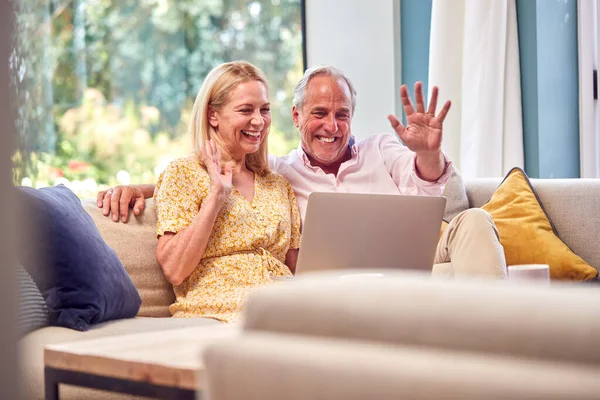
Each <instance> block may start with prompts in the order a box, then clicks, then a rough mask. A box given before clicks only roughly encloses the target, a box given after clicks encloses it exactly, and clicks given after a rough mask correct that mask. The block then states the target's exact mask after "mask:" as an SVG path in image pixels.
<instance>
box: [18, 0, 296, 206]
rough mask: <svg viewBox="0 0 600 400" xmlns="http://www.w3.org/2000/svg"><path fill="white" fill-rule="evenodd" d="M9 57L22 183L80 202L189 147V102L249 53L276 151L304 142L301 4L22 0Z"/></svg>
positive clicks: (276, 0)
mask: <svg viewBox="0 0 600 400" xmlns="http://www.w3.org/2000/svg"><path fill="white" fill-rule="evenodd" d="M15 14H16V29H15V30H16V31H17V36H16V37H15V48H14V53H13V55H12V57H11V68H12V71H13V86H14V89H15V92H16V96H17V103H18V109H17V114H18V121H17V125H18V131H19V137H18V138H17V151H16V152H15V154H14V156H13V163H14V168H13V180H14V182H15V184H24V185H31V186H35V187H43V186H48V185H55V184H58V183H65V184H66V185H67V186H69V187H70V188H71V189H73V190H74V191H75V192H76V193H77V194H78V195H79V196H81V197H90V196H94V195H95V193H96V191H97V190H99V189H101V188H103V187H106V186H112V185H115V184H127V183H144V182H155V181H156V179H157V177H158V174H160V172H161V171H162V169H163V168H164V167H165V166H166V164H168V162H169V161H171V160H172V159H174V158H177V157H183V156H186V155H187V154H189V152H190V150H191V144H190V142H189V138H188V137H187V135H186V130H187V123H188V120H189V116H190V111H191V107H192V104H193V101H194V99H195V97H196V94H197V92H198V89H199V88H200V85H201V84H202V82H203V79H204V77H205V76H206V74H207V73H208V72H209V71H210V70H211V69H212V68H213V67H214V66H215V65H217V64H219V63H222V62H225V61H231V60H242V59H243V60H247V61H250V62H252V63H254V64H255V65H257V66H258V67H260V68H261V69H262V70H263V71H264V72H265V74H266V75H267V78H268V79H269V83H270V97H271V103H272V107H271V110H272V116H273V124H272V128H271V134H270V137H269V142H270V143H269V147H270V152H271V153H273V154H277V155H282V154H285V153H287V152H288V151H289V150H291V149H292V148H294V147H296V146H297V143H298V134H297V133H296V130H295V128H294V126H293V124H292V120H291V107H292V104H291V103H292V89H293V86H294V84H295V83H296V82H297V81H298V79H300V77H301V75H302V72H303V65H302V45H303V44H302V27H301V4H300V0H261V1H252V2H247V1H241V0H219V1H217V0H19V1H17V2H15Z"/></svg>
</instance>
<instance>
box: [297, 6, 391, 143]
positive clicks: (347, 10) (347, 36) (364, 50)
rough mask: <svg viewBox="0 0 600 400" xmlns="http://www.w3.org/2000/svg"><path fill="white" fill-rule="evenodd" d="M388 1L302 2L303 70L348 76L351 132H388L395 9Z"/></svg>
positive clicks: (367, 133) (365, 134)
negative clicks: (352, 92)
mask: <svg viewBox="0 0 600 400" xmlns="http://www.w3.org/2000/svg"><path fill="white" fill-rule="evenodd" d="M398 4H399V3H398V2H397V1H390V0H371V1H365V0H306V33H307V37H306V51H307V63H308V67H313V66H316V65H322V64H331V65H334V66H335V67H338V68H340V69H342V70H343V71H344V73H346V74H347V75H348V77H349V78H350V79H351V80H352V83H353V84H354V86H355V87H356V91H357V93H358V97H357V106H356V112H355V115H354V119H353V123H352V128H353V129H352V133H353V134H354V135H355V136H356V137H359V138H361V137H365V136H368V135H371V134H373V133H378V132H391V131H392V129H391V127H390V124H389V122H388V120H387V118H386V116H387V115H388V114H390V113H396V111H397V104H396V103H397V99H398V98H399V96H398V93H397V92H398V90H397V89H396V88H399V87H400V83H399V82H398V78H399V73H400V68H401V65H400V56H399V52H400V45H399V40H398V39H399V38H398V35H397V34H395V24H398V19H399V7H398Z"/></svg>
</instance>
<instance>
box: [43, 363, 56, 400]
mask: <svg viewBox="0 0 600 400" xmlns="http://www.w3.org/2000/svg"><path fill="white" fill-rule="evenodd" d="M44 387H45V391H46V400H58V380H57V379H56V374H54V371H53V370H52V369H49V368H44Z"/></svg>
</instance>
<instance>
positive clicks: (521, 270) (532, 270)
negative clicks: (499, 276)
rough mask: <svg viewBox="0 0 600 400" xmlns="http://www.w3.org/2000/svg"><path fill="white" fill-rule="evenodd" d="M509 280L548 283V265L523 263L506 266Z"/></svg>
mask: <svg viewBox="0 0 600 400" xmlns="http://www.w3.org/2000/svg"><path fill="white" fill-rule="evenodd" d="M508 280H509V281H537V282H540V283H541V282H543V283H546V284H549V283H550V266H549V265H548V264H523V265H509V266H508Z"/></svg>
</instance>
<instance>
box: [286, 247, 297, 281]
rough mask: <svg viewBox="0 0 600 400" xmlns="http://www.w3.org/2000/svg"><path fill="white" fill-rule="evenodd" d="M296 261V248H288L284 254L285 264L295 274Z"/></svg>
mask: <svg viewBox="0 0 600 400" xmlns="http://www.w3.org/2000/svg"><path fill="white" fill-rule="evenodd" d="M297 261H298V249H289V250H288V252H287V253H286V254H285V265H287V267H288V268H289V269H290V271H292V274H294V275H296V262H297Z"/></svg>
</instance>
